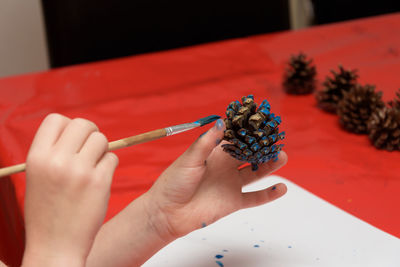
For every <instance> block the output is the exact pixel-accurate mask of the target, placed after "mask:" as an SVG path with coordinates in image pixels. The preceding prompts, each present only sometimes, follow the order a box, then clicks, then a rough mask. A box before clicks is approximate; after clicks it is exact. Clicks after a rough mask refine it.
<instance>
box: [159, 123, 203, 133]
mask: <svg viewBox="0 0 400 267" xmlns="http://www.w3.org/2000/svg"><path fill="white" fill-rule="evenodd" d="M199 126H200V123H196V122H192V123H184V124H180V125H175V126H171V127H167V128H165V131H166V132H167V136H170V135H174V134H178V133H181V132H186V131H189V130H191V129H193V128H196V127H199Z"/></svg>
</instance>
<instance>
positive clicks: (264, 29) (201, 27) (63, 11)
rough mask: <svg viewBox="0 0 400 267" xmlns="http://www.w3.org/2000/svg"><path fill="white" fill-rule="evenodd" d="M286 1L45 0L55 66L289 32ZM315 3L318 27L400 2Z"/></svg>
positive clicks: (342, 0) (399, 6)
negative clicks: (281, 31) (270, 33)
mask: <svg viewBox="0 0 400 267" xmlns="http://www.w3.org/2000/svg"><path fill="white" fill-rule="evenodd" d="M297 1H306V0H297ZM307 1H309V0H307ZM288 2H289V0H275V1H267V0H248V1H233V0H230V1H228V0H213V1H211V0H203V1H187V0H186V1H183V0H170V1H165V0H134V1H126V0H112V1H110V0H68V1H66V0H42V3H43V10H44V15H45V22H46V30H47V41H48V47H49V55H50V63H51V66H52V67H59V66H65V65H70V64H77V63H84V62H90V61H96V60H102V59H109V58H115V57H122V56H128V55H134V54H139V53H146V52H153V51H159V50H165V49H171V48H177V47H183V46H189V45H194V44H200V43H205V42H211V41H217V40H223V39H228V38H235V37H243V36H248V35H253V34H260V33H268V32H272V31H280V30H287V29H289V28H290V18H289V13H290V12H289V3H288ZM311 2H312V4H313V10H314V23H315V24H324V23H331V22H337V21H342V20H348V19H355V18H360V17H366V16H373V15H379V14H384V13H390V12H396V11H400V1H399V0H379V1H371V0H364V1H362V0H330V1H328V0H312V1H311Z"/></svg>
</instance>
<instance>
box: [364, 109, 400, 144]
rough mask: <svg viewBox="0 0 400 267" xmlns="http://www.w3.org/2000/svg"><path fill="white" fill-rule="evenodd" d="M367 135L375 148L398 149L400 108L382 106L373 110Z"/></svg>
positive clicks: (399, 141) (399, 142)
mask: <svg viewBox="0 0 400 267" xmlns="http://www.w3.org/2000/svg"><path fill="white" fill-rule="evenodd" d="M368 137H369V139H370V140H371V142H372V144H373V145H374V146H375V147H376V148H379V149H386V150H389V151H393V150H400V109H397V108H387V107H384V108H382V109H379V110H376V111H375V112H373V113H372V115H371V117H370V118H369V120H368Z"/></svg>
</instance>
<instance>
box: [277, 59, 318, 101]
mask: <svg viewBox="0 0 400 267" xmlns="http://www.w3.org/2000/svg"><path fill="white" fill-rule="evenodd" d="M316 75H317V71H316V69H315V66H314V64H312V59H307V56H306V55H305V54H303V53H300V54H298V55H293V56H292V57H291V58H290V61H289V64H288V66H287V68H286V71H285V74H284V77H283V87H284V89H285V91H286V93H288V94H294V95H304V94H311V93H312V92H314V90H315V84H316V80H315V76H316Z"/></svg>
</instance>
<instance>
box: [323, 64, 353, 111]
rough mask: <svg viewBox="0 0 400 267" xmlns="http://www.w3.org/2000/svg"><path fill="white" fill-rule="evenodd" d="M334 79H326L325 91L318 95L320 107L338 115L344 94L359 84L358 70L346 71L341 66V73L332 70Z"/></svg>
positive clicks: (324, 83)
mask: <svg viewBox="0 0 400 267" xmlns="http://www.w3.org/2000/svg"><path fill="white" fill-rule="evenodd" d="M331 73H332V74H333V77H329V76H328V77H326V79H325V81H324V82H323V89H322V90H321V91H319V92H317V94H316V99H317V102H318V106H319V107H320V108H321V109H323V110H325V111H327V112H332V113H336V109H337V104H338V103H339V101H340V100H341V99H342V98H343V92H348V91H350V90H351V89H352V88H353V87H354V86H355V85H356V84H357V78H358V75H357V70H346V69H344V68H343V66H341V65H339V72H336V71H334V70H331Z"/></svg>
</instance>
